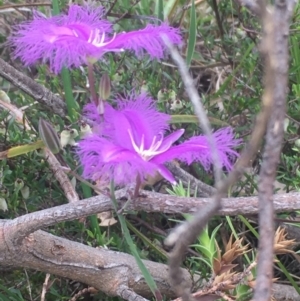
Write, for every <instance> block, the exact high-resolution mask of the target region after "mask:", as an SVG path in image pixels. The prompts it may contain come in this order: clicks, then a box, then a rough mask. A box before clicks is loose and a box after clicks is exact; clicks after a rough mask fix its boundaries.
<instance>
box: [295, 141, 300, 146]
mask: <svg viewBox="0 0 300 301" xmlns="http://www.w3.org/2000/svg"><path fill="white" fill-rule="evenodd" d="M295 146H296V147H297V148H300V139H297V140H296V141H295Z"/></svg>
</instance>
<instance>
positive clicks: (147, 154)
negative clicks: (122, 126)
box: [128, 129, 171, 161]
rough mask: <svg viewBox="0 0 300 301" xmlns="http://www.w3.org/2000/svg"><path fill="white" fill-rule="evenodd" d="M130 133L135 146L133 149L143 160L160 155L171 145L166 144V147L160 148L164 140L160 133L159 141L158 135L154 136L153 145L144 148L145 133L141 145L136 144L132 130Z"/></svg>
mask: <svg viewBox="0 0 300 301" xmlns="http://www.w3.org/2000/svg"><path fill="white" fill-rule="evenodd" d="M128 134H129V137H130V140H131V144H132V146H133V149H134V150H135V151H136V152H137V153H138V154H139V155H140V156H141V157H142V159H143V160H145V161H149V160H151V159H152V158H153V157H155V156H156V155H159V154H161V153H163V152H165V151H166V150H167V149H169V148H170V146H171V145H165V147H164V148H162V149H160V147H161V145H162V142H163V140H164V137H163V135H162V134H161V133H160V134H159V136H160V139H159V140H158V141H157V136H154V137H153V139H152V143H151V146H150V147H149V149H144V147H145V136H144V134H143V135H142V139H141V145H140V146H138V145H137V144H136V142H135V141H134V138H133V135H132V132H131V130H130V129H129V130H128Z"/></svg>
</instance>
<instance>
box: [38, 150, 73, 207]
mask: <svg viewBox="0 0 300 301" xmlns="http://www.w3.org/2000/svg"><path fill="white" fill-rule="evenodd" d="M44 153H45V155H44V156H45V159H46V160H47V162H48V163H49V165H50V168H51V170H52V171H53V174H54V177H55V178H56V180H57V181H58V182H59V184H60V186H61V188H62V189H63V191H64V193H65V196H66V198H67V199H68V201H69V202H77V201H79V197H78V194H77V192H76V191H75V189H74V187H73V186H72V183H71V181H70V179H69V177H68V176H67V175H66V173H65V172H64V170H63V167H62V166H61V164H60V163H59V162H58V160H57V159H56V157H55V156H54V155H53V154H52V152H51V151H50V150H49V149H48V148H44Z"/></svg>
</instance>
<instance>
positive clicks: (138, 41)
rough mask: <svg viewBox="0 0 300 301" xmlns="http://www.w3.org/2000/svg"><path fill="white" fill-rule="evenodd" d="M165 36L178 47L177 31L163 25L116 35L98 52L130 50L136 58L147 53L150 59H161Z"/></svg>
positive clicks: (179, 42)
mask: <svg viewBox="0 0 300 301" xmlns="http://www.w3.org/2000/svg"><path fill="white" fill-rule="evenodd" d="M164 35H165V36H166V37H167V38H168V39H169V40H170V42H171V43H172V44H174V45H180V44H181V43H182V38H181V36H180V33H179V29H177V28H173V27H170V26H169V25H168V24H166V23H163V24H162V25H160V26H154V25H151V24H150V25H148V26H147V27H146V28H144V29H140V30H137V31H131V32H128V33H126V32H124V33H120V34H118V35H117V36H116V37H115V39H114V40H113V41H112V42H111V43H108V44H107V45H106V46H105V47H103V49H100V50H99V51H100V52H103V51H105V52H107V51H120V49H127V50H132V51H133V52H134V53H135V54H136V55H137V56H139V57H140V56H142V55H143V53H144V52H147V53H148V54H149V55H150V57H151V58H158V59H161V58H163V57H164V55H165V51H166V46H165V43H164V41H163V39H162V36H164Z"/></svg>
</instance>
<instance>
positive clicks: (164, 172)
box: [158, 165, 177, 185]
mask: <svg viewBox="0 0 300 301" xmlns="http://www.w3.org/2000/svg"><path fill="white" fill-rule="evenodd" d="M158 172H159V173H160V174H161V175H162V176H163V177H164V178H165V179H166V180H167V181H169V182H171V183H172V185H176V184H177V182H176V180H175V178H174V176H173V175H172V173H171V172H170V171H169V170H168V169H167V168H166V167H165V166H164V165H159V166H158Z"/></svg>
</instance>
